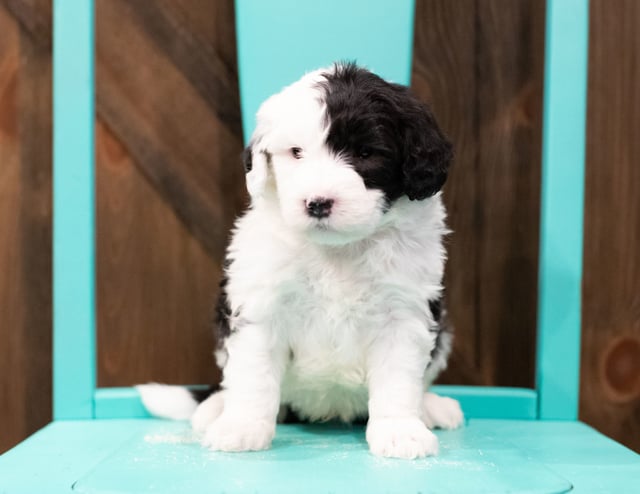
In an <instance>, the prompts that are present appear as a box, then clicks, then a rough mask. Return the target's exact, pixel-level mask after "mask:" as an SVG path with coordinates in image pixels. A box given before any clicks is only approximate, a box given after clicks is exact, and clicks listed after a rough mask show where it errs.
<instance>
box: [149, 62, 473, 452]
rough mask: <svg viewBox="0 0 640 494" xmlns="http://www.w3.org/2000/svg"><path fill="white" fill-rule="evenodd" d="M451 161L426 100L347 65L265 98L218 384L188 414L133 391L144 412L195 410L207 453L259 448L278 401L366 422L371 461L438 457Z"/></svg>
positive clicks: (271, 430)
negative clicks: (433, 389) (437, 386)
mask: <svg viewBox="0 0 640 494" xmlns="http://www.w3.org/2000/svg"><path fill="white" fill-rule="evenodd" d="M451 158H452V149H451V145H450V143H449V142H448V141H447V139H446V138H445V136H444V135H443V133H442V132H441V130H440V129H439V128H438V125H437V123H436V121H435V119H434V117H433V115H432V114H431V112H430V111H429V109H428V108H427V107H426V106H425V105H424V104H422V103H421V102H419V101H418V100H417V99H416V98H415V97H414V96H413V95H412V94H411V93H410V92H409V90H408V89H407V88H406V87H404V86H400V85H397V84H392V83H389V82H386V81H384V80H383V79H381V78H380V77H378V76H377V75H374V74H373V73H371V72H369V71H368V70H366V69H364V68H361V67H358V66H356V65H355V64H351V63H339V64H335V65H334V66H332V67H330V68H328V69H322V70H317V71H315V72H312V73H309V74H307V75H305V76H304V77H302V79H300V80H299V81H298V82H296V83H294V84H292V85H290V86H288V87H286V88H285V89H283V90H282V91H281V92H280V93H278V94H276V95H274V96H272V97H270V98H269V99H267V100H266V101H265V102H264V103H263V104H262V106H261V107H260V109H259V111H258V115H257V126H256V130H255V132H254V134H253V136H252V138H251V141H250V144H249V147H248V148H247V149H246V150H245V152H244V157H243V159H244V167H245V171H246V179H247V188H248V190H249V194H250V196H251V206H250V208H249V210H248V211H247V212H246V213H245V214H244V216H242V217H241V218H240V219H239V220H238V221H237V223H236V226H235V229H234V232H233V237H232V240H231V243H230V245H229V248H228V252H227V259H226V268H225V277H224V279H223V280H222V283H221V287H220V288H221V289H220V299H219V302H218V307H217V314H218V323H217V341H218V348H217V350H216V360H217V363H218V365H219V366H220V368H221V369H222V370H223V376H224V377H223V381H222V383H221V388H220V390H219V391H218V392H216V393H214V394H212V395H211V396H210V397H209V398H207V399H206V400H205V401H204V402H203V403H201V404H200V405H199V407H198V408H197V409H196V410H195V413H193V410H194V408H195V401H194V400H193V398H192V397H191V396H190V395H189V393H188V392H187V391H185V390H184V389H173V390H172V391H171V390H168V389H166V388H162V387H160V388H159V387H157V386H154V385H151V386H147V387H142V388H141V393H142V396H143V400H144V401H145V403H146V404H147V406H148V408H149V409H150V410H151V411H152V412H153V413H155V414H158V415H163V416H172V417H173V418H184V417H186V416H189V415H191V414H192V413H193V415H192V417H191V419H192V424H193V427H194V429H196V430H197V431H200V432H201V433H202V437H203V439H202V442H203V444H204V445H205V446H207V447H209V448H211V449H214V450H221V451H246V450H262V449H266V448H268V447H269V446H270V444H271V441H272V439H273V437H274V435H275V431H276V421H277V418H278V416H279V414H282V410H283V409H284V408H285V407H286V408H288V409H289V410H291V411H293V412H294V413H295V414H296V415H297V416H298V417H300V418H302V419H307V420H311V421H326V420H331V419H339V420H342V421H347V422H348V421H353V420H356V419H362V418H367V417H368V423H367V429H366V439H367V442H368V444H369V448H370V450H371V452H372V453H374V454H376V455H380V456H388V457H398V458H416V457H424V456H428V455H434V454H436V453H437V451H438V441H437V438H436V436H435V435H434V434H433V433H432V432H431V430H430V429H432V428H434V427H442V428H447V429H450V428H455V427H458V426H459V425H460V424H461V423H462V421H463V416H462V412H461V410H460V407H459V405H458V403H457V402H456V401H455V400H452V399H449V398H444V397H439V396H437V395H435V394H433V393H429V392H427V389H428V387H429V385H430V384H431V382H432V381H433V379H434V378H435V377H436V376H437V374H438V373H439V372H440V371H441V370H442V369H444V367H445V366H446V361H447V356H448V354H449V350H450V346H451V332H450V331H449V328H448V326H447V322H446V311H445V309H444V306H443V303H442V290H443V287H442V276H443V269H444V263H445V257H446V254H445V249H444V245H443V236H444V235H446V234H447V228H446V225H445V209H444V206H443V204H442V199H441V194H440V189H441V188H442V186H443V184H444V183H445V180H446V178H447V170H448V167H449V163H450V161H451ZM171 393H173V396H171ZM172 407H173V411H172V410H171V408H172Z"/></svg>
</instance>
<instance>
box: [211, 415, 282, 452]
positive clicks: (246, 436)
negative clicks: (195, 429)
mask: <svg viewBox="0 0 640 494" xmlns="http://www.w3.org/2000/svg"><path fill="white" fill-rule="evenodd" d="M275 434H276V424H275V422H272V421H268V420H251V419H248V418H231V417H225V416H224V413H223V414H222V415H221V416H220V417H219V418H218V419H216V420H215V421H214V422H213V423H212V424H211V425H209V426H208V427H207V429H206V432H205V434H204V437H203V439H202V444H203V445H204V446H206V447H207V448H209V449H212V450H216V451H260V450H263V449H268V448H269V446H271V441H272V440H273V437H274V436H275Z"/></svg>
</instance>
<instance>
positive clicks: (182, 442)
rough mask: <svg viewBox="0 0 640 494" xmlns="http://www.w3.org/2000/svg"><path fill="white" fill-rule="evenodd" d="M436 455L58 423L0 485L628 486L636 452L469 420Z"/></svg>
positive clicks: (194, 490)
mask: <svg viewBox="0 0 640 494" xmlns="http://www.w3.org/2000/svg"><path fill="white" fill-rule="evenodd" d="M437 435H438V437H439V439H440V446H441V448H440V455H439V456H437V457H435V458H426V459H422V460H416V461H404V460H390V459H382V458H377V457H374V456H372V455H371V454H370V453H369V452H368V450H367V446H366V442H365V437H364V431H363V429H362V428H361V427H353V428H347V427H340V426H335V425H330V424H321V425H316V426H312V427H309V426H291V425H290V426H279V427H278V430H277V435H276V439H275V441H274V443H273V448H272V449H271V450H269V451H265V452H254V453H226V454H225V453H214V452H210V451H208V450H206V449H204V448H202V447H201V446H200V445H199V444H198V443H197V438H196V437H194V436H193V435H192V434H191V432H190V431H189V429H188V425H187V424H185V423H180V422H165V421H160V420H86V421H59V422H55V423H53V424H51V425H49V426H48V427H46V428H45V429H44V430H42V431H40V432H38V433H37V434H35V435H34V436H32V437H31V438H29V439H28V440H27V441H25V442H24V443H22V444H21V445H20V446H18V447H17V448H15V449H13V450H11V451H10V452H9V453H7V454H5V455H3V456H0V492H3V493H4V492H6V493H10V494H22V493H25V494H34V493H47V494H57V493H61V492H65V493H67V492H77V493H93V494H98V493H109V494H116V493H134V492H135V493H138V494H140V493H143V492H153V493H156V494H160V493H164V492H167V493H189V494H198V493H207V494H212V493H222V492H225V493H227V494H231V493H242V492H245V493H252V494H256V493H278V494H283V493H286V492H295V493H300V492H304V493H310V494H312V493H327V492H333V493H336V494H338V493H341V492H344V493H349V494H351V493H376V492H389V493H391V492H394V493H396V492H397V493H404V492H413V493H415V492H424V493H438V492H442V493H452V492H469V493H474V494H480V493H483V492H486V493H498V492H511V493H516V492H526V493H529V494H532V493H535V492H566V491H567V490H568V489H569V488H570V487H571V485H573V486H574V492H597V493H600V492H616V493H636V492H637V491H638V488H637V486H638V485H640V457H639V456H638V455H637V454H635V453H633V452H631V451H629V450H628V449H626V448H624V447H623V446H620V445H619V444H616V443H615V442H614V441H611V440H610V439H607V438H606V437H604V436H603V435H601V434H599V433H598V432H596V431H594V430H593V429H591V428H590V427H587V426H585V425H584V424H581V423H579V422H570V421H563V422H553V421H536V420H529V421H517V420H486V419H478V420H471V421H470V422H469V423H468V424H467V425H466V426H465V427H464V428H462V429H459V430H455V431H438V432H437Z"/></svg>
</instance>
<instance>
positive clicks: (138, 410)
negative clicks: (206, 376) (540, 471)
mask: <svg viewBox="0 0 640 494" xmlns="http://www.w3.org/2000/svg"><path fill="white" fill-rule="evenodd" d="M190 387H191V386H190ZM194 387H196V386H194ZM433 391H434V392H435V393H438V394H441V395H444V396H450V397H452V398H455V399H457V400H459V401H460V404H461V406H462V410H463V411H464V414H465V417H466V418H498V419H522V420H526V419H535V418H536V417H537V403H538V399H537V394H536V392H535V391H534V390H532V389H525V388H499V387H489V386H434V387H433ZM95 406H96V410H95V416H96V418H100V419H114V418H146V417H149V413H148V412H147V411H146V409H145V408H144V407H143V406H142V402H141V401H140V396H139V395H138V392H137V391H136V390H135V389H134V388H100V389H97V390H96V393H95Z"/></svg>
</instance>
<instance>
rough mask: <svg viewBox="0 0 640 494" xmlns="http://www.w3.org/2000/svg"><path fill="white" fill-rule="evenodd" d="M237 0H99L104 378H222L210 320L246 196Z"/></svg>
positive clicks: (116, 381)
mask: <svg viewBox="0 0 640 494" xmlns="http://www.w3.org/2000/svg"><path fill="white" fill-rule="evenodd" d="M221 5H224V7H225V8H223V7H222V6H221ZM231 6H232V2H228V1H227V2H221V3H218V5H217V7H215V8H213V4H210V3H202V2H200V3H193V2H191V1H189V2H188V1H182V2H157V3H154V5H149V4H148V3H147V2H128V1H122V0H101V1H98V2H97V108H98V117H99V120H100V124H99V132H98V134H97V135H98V178H97V190H98V205H99V208H98V294H99V305H98V335H99V383H100V385H103V386H116V385H121V386H123V385H131V384H134V383H137V382H144V381H148V380H160V381H166V382H183V383H185V382H187V383H188V382H191V383H193V382H214V381H215V380H217V378H218V376H217V374H216V370H215V367H214V364H213V358H212V354H211V352H212V349H213V347H214V342H213V340H212V337H211V330H210V326H209V318H210V316H211V313H212V309H213V305H214V302H215V297H216V290H217V279H218V276H219V272H220V263H221V259H222V256H223V254H224V249H225V247H226V243H227V235H228V231H229V228H230V227H231V224H232V221H233V219H234V217H235V216H236V214H237V213H238V212H239V211H240V210H241V208H242V207H243V205H244V204H245V201H246V192H245V188H244V176H243V175H244V173H243V170H242V166H241V164H240V153H241V150H242V142H241V137H240V131H239V106H238V105H239V103H238V90H237V76H236V69H235V65H234V64H233V63H230V61H229V59H228V56H229V51H228V50H229V49H228V48H225V49H224V50H222V49H220V50H218V49H219V48H221V46H222V45H223V44H224V45H231V48H232V50H233V51H235V43H234V41H235V32H234V31H233V29H231V30H230V29H229V28H228V26H227V24H229V23H231V26H233V22H232V21H233V10H232V8H231ZM196 8H197V9H199V13H198V15H197V16H194V15H193V14H192V13H191V12H192V10H193V9H196ZM218 14H220V17H219V18H216V17H215V16H217V15H218ZM202 17H206V18H208V19H209V20H208V21H207V23H203V22H202V21H201V20H200V19H201V18H202ZM221 23H224V24H225V26H226V27H225V28H224V29H225V30H224V31H223V32H225V33H226V35H227V36H231V38H230V39H229V38H226V39H224V40H223V39H222V38H220V32H221V31H222V29H223V28H222V27H220V28H219V26H220V25H221ZM141 60H144V63H143V64H141V63H140V61H141Z"/></svg>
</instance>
